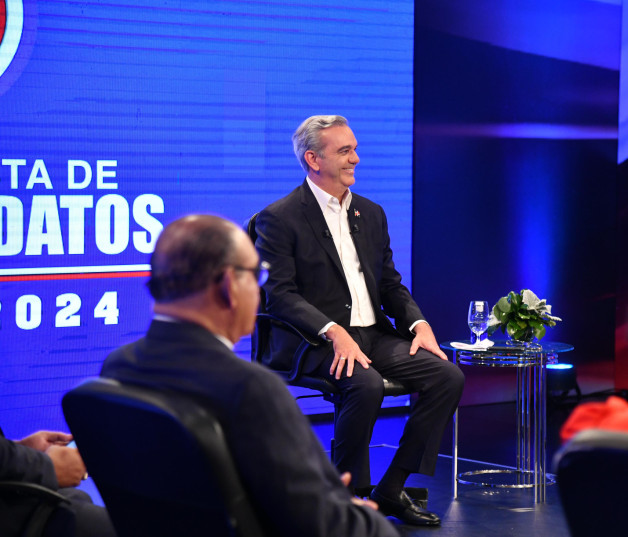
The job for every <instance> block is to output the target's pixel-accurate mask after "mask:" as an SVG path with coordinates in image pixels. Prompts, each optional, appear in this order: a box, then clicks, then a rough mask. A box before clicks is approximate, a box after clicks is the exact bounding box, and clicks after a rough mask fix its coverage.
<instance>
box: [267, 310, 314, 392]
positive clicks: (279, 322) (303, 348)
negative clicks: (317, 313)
mask: <svg viewBox="0 0 628 537" xmlns="http://www.w3.org/2000/svg"><path fill="white" fill-rule="evenodd" d="M257 319H258V323H259V322H260V321H262V322H267V323H269V324H274V325H276V326H278V327H279V328H281V329H284V330H288V331H289V332H292V333H293V334H294V335H296V336H298V337H299V338H301V343H300V344H299V346H298V347H297V349H296V351H295V353H294V357H293V359H292V369H290V371H284V372H283V377H284V379H285V381H286V382H288V383H292V382H294V381H295V380H297V379H298V378H299V377H300V376H301V371H302V370H303V364H304V363H305V357H306V355H307V353H308V352H309V351H310V350H311V349H313V348H316V347H318V346H320V345H321V343H322V342H321V340H320V338H318V336H316V338H314V337H312V336H311V335H310V334H306V333H305V332H303V331H302V330H299V329H298V328H297V327H296V326H294V325H293V324H291V323H289V322H288V321H285V320H283V319H280V318H279V317H276V316H275V315H273V314H271V313H258V314H257ZM265 332H266V335H267V333H268V330H267V331H265ZM258 337H259V336H258ZM266 344H267V342H266V341H264V342H263V343H262V342H258V345H259V347H258V353H259V352H260V351H261V349H263V348H265V346H266ZM256 359H257V361H261V356H257V357H256Z"/></svg>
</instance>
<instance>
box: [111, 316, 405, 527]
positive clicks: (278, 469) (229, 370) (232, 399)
mask: <svg viewBox="0 0 628 537" xmlns="http://www.w3.org/2000/svg"><path fill="white" fill-rule="evenodd" d="M102 375H103V376H105V377H110V378H115V379H118V380H119V381H121V382H127V383H131V384H138V385H143V386H148V387H152V388H157V389H163V390H172V391H176V392H180V393H185V394H189V395H190V396H191V397H194V398H195V399H196V400H197V401H198V402H200V403H201V404H205V405H207V406H208V407H209V408H210V409H211V410H212V411H213V412H214V413H215V415H216V416H217V417H218V419H219V420H220V422H221V424H222V427H223V429H224V432H225V436H226V438H227V443H228V444H229V447H230V449H231V451H232V454H233V457H234V460H235V463H236V467H237V468H238V471H239V473H240V476H241V478H242V481H243V484H244V486H245V488H246V489H247V491H248V493H249V495H250V497H251V498H252V501H253V503H254V506H255V508H256V510H257V512H258V514H259V516H260V518H261V520H262V522H263V524H264V526H265V528H266V530H267V534H268V535H274V536H286V537H294V536H295V535H299V536H303V537H306V536H320V537H322V536H324V535H326V536H333V535H337V536H338V537H340V536H343V537H351V536H356V537H357V536H395V535H397V532H396V531H395V529H394V528H393V527H392V525H391V524H390V523H389V522H388V521H387V520H386V519H385V518H384V517H382V516H381V515H380V514H379V513H376V512H374V511H372V510H369V509H366V508H362V507H358V506H355V505H353V503H352V502H351V497H350V495H349V493H348V491H347V489H346V488H345V487H344V486H343V485H342V483H341V481H340V479H339V477H338V473H337V472H336V469H335V468H334V467H333V466H332V464H331V462H330V461H329V459H328V458H327V457H326V455H325V454H324V452H323V451H322V449H321V446H320V444H319V442H318V439H317V438H316V437H315V436H314V433H313V432H312V430H311V428H310V425H309V423H308V421H307V420H306V419H305V417H304V416H303V414H301V412H300V410H299V408H298V407H297V405H296V403H295V401H294V399H293V397H292V396H291V395H290V393H289V392H288V390H287V389H286V387H285V385H284V383H283V382H282V381H281V380H280V379H279V377H277V376H276V375H275V374H274V373H272V372H271V371H269V370H268V369H266V368H264V367H262V366H259V365H258V364H254V363H250V362H247V361H244V360H241V359H239V358H238V357H237V356H236V355H235V354H234V353H233V352H232V351H231V350H229V349H228V348H227V347H226V346H225V345H223V344H222V343H221V342H220V341H219V340H217V339H216V338H215V337H214V336H213V335H212V334H211V333H209V332H208V331H207V330H205V329H204V328H202V327H200V326H198V325H194V324H191V323H169V322H162V321H153V323H152V324H151V326H150V328H149V330H148V333H147V335H146V337H144V338H142V339H140V340H139V341H137V342H135V343H132V344H130V345H126V346H125V347H122V348H121V349H118V350H117V351H114V352H113V353H112V354H111V355H109V357H108V358H107V359H106V361H105V363H104V365H103V369H102Z"/></svg>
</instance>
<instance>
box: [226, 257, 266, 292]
mask: <svg viewBox="0 0 628 537" xmlns="http://www.w3.org/2000/svg"><path fill="white" fill-rule="evenodd" d="M233 268H234V270H247V271H249V272H252V273H253V276H255V279H256V280H257V284H258V285H259V286H260V287H261V286H262V285H264V284H265V283H266V281H267V280H268V271H269V270H270V263H268V262H267V261H262V262H260V264H259V265H257V266H256V267H253V268H249V267H241V266H238V265H233Z"/></svg>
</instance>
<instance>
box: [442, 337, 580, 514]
mask: <svg viewBox="0 0 628 537" xmlns="http://www.w3.org/2000/svg"><path fill="white" fill-rule="evenodd" d="M459 343H463V344H465V345H464V346H462V347H463V348H460V347H461V345H459V344H457V342H453V341H448V342H446V343H442V344H441V345H440V346H441V348H442V349H445V350H448V351H452V352H453V363H455V364H458V365H467V366H482V367H514V368H517V416H516V419H517V455H516V467H515V468H514V469H500V470H494V469H493V470H491V469H486V470H476V471H473V472H464V473H461V474H458V410H456V412H455V414H454V419H453V448H452V451H453V453H452V482H453V496H454V499H456V498H457V497H458V483H460V484H465V485H476V486H482V487H495V488H533V489H534V502H535V503H539V502H544V501H545V487H546V485H547V484H548V483H549V484H551V483H553V482H554V481H553V479H550V478H549V477H548V475H547V472H546V466H545V465H546V460H545V459H546V421H545V420H546V403H547V399H546V396H547V393H546V392H547V380H546V367H545V366H546V365H547V364H552V363H556V362H557V361H558V354H559V353H562V352H568V351H571V350H573V345H569V344H567V343H558V342H555V341H543V342H539V343H535V344H532V345H529V346H516V345H510V344H509V343H507V342H505V341H500V340H495V344H494V345H493V346H492V347H489V348H487V349H486V348H478V349H475V348H473V346H472V345H471V343H470V342H469V341H464V340H459ZM506 475H508V477H510V478H512V481H511V480H504V479H500V478H503V477H506ZM506 481H508V482H506Z"/></svg>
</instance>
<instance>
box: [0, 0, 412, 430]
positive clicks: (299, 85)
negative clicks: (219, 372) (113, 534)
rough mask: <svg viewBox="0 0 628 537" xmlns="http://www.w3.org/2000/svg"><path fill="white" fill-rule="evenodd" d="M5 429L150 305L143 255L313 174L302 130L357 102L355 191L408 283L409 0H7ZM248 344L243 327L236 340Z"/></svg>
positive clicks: (2, 79)
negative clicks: (175, 232) (297, 137)
mask: <svg viewBox="0 0 628 537" xmlns="http://www.w3.org/2000/svg"><path fill="white" fill-rule="evenodd" d="M0 5H2V6H3V7H4V8H5V9H4V11H3V10H0V32H1V33H0V36H2V41H0V425H1V426H2V427H3V429H4V430H5V432H6V434H7V435H8V436H9V437H12V438H17V437H21V436H23V435H26V434H28V433H29V432H31V431H33V430H35V429H39V428H48V429H65V423H64V420H63V417H62V415H61V410H60V405H59V403H60V399H61V396H62V395H63V393H64V392H65V391H67V390H68V389H69V388H71V387H72V386H74V385H75V384H76V383H78V382H79V381H80V380H81V379H83V378H84V377H87V376H90V375H95V374H97V373H98V372H99V369H100V365H101V363H102V360H103V359H104V357H105V356H106V355H107V353H108V352H109V351H110V350H111V349H113V348H114V347H117V346H119V345H121V344H124V343H126V342H129V341H131V340H134V339H136V338H138V337H139V336H140V335H141V334H142V333H143V332H144V331H145V329H146V327H147V325H148V322H149V320H150V307H151V304H150V300H149V298H148V294H147V292H146V290H145V288H144V283H145V281H146V274H147V262H148V257H149V253H150V251H151V250H152V247H153V245H154V242H155V239H156V237H157V236H158V234H159V232H160V230H161V229H162V227H163V225H165V224H166V223H168V222H169V221H171V220H173V219H174V218H176V217H178V216H181V215H182V214H186V213H192V212H212V213H218V214H221V215H224V216H226V217H228V218H230V219H232V220H234V221H236V222H243V221H244V220H245V219H246V218H247V217H248V216H249V215H251V214H252V213H254V212H256V211H258V210H259V209H261V208H262V207H264V206H265V205H266V204H268V203H270V202H271V201H273V200H275V199H276V198H278V197H280V196H282V195H284V194H286V193H288V192H289V191H290V190H291V189H292V188H294V187H295V186H296V185H297V184H299V183H300V182H301V181H302V180H303V175H304V174H303V172H302V171H301V170H300V168H299V165H298V163H297V161H296V159H295V157H294V156H293V154H292V147H291V142H290V136H291V134H292V132H293V131H294V129H295V128H296V127H297V126H298V124H299V123H300V122H301V121H302V120H303V119H304V118H306V117H308V116H310V115H312V114H318V113H338V114H342V115H345V116H346V117H347V118H348V119H349V121H350V124H351V126H352V128H353V129H354V131H355V134H356V136H357V138H358V141H359V154H360V157H361V163H360V165H359V167H358V172H357V174H356V177H357V185H356V187H355V191H356V192H359V193H360V194H363V195H366V196H369V197H371V198H372V199H374V200H375V201H377V202H379V203H381V204H382V205H383V206H384V208H385V209H386V210H387V212H388V215H389V220H390V226H391V234H392V239H393V248H394V249H395V254H396V261H397V264H398V267H399V269H400V271H401V272H402V274H404V277H405V280H406V283H407V284H408V285H410V257H411V256H410V252H411V215H412V212H411V203H412V150H413V148H412V113H413V87H412V83H413V80H412V73H413V63H412V61H413V20H414V19H413V17H414V5H413V2H412V1H396V2H392V3H391V2H387V1H383V0H382V1H377V0H370V1H360V2H349V3H344V4H342V5H339V4H337V3H336V2H331V1H322V2H317V3H316V5H315V6H312V5H311V4H310V3H308V2H302V3H294V2H282V1H274V2H270V1H267V2H262V1H240V2H236V1H232V2H229V1H216V2H206V1H192V0H186V1H181V2H171V1H166V0H162V1H159V0H144V1H142V0H138V1H134V2H123V1H117V0H110V1H108V2H98V1H92V2H89V1H80V2H79V1H71V0H67V1H66V0H40V1H33V0H24V1H21V0H17V1H16V0H0ZM239 350H240V352H241V354H242V355H246V354H247V342H243V344H242V345H241V346H240V347H239Z"/></svg>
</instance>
